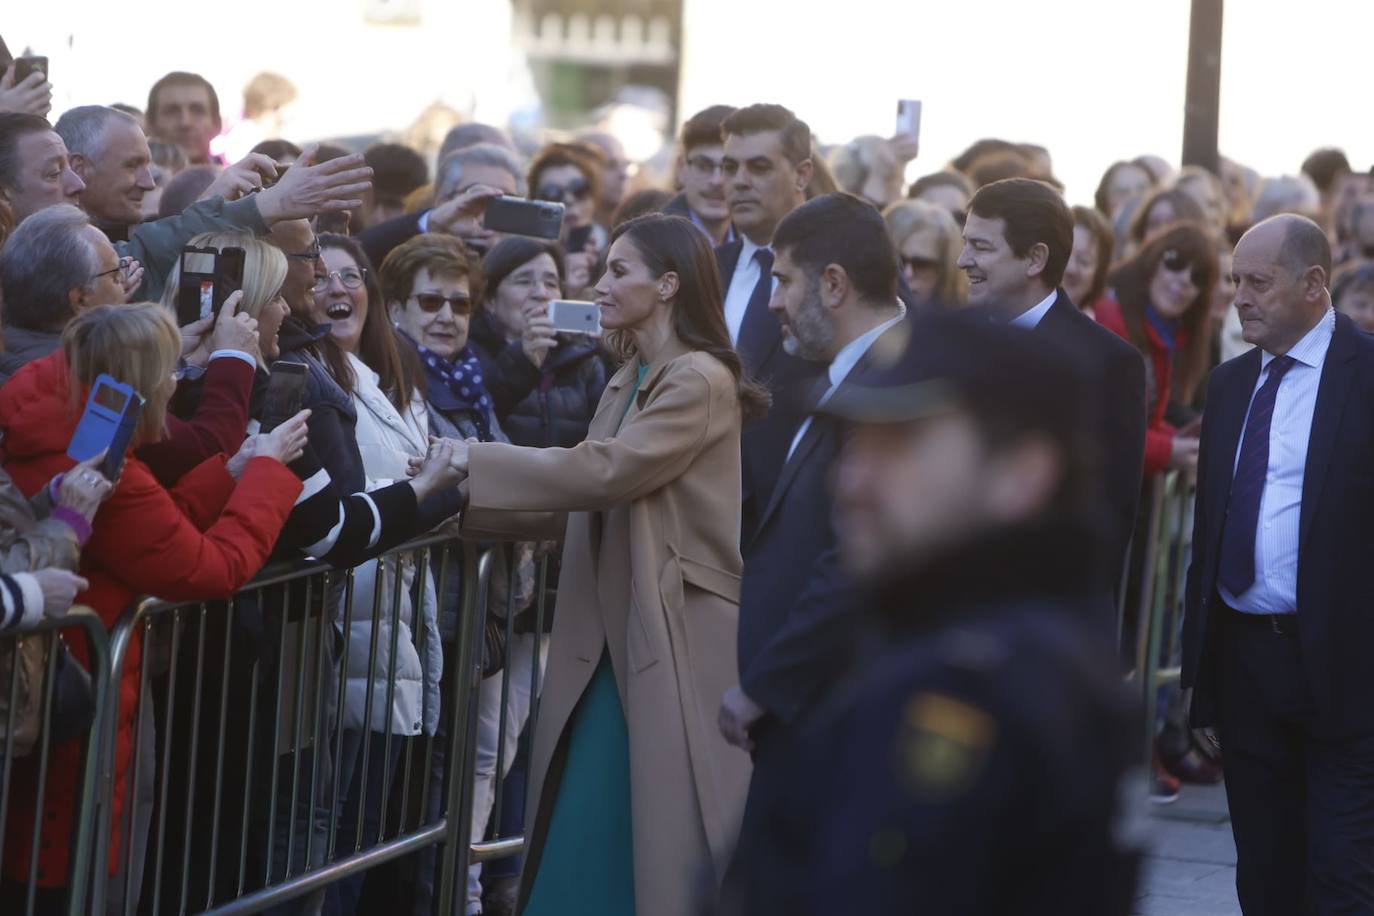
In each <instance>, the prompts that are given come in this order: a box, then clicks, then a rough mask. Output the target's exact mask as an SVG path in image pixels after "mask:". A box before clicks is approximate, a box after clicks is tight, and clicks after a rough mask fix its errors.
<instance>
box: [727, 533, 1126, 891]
mask: <svg viewBox="0 0 1374 916" xmlns="http://www.w3.org/2000/svg"><path fill="white" fill-rule="evenodd" d="M1086 543H1087V538H1086V537H1085V536H1083V535H1079V534H1074V533H1070V532H1067V531H1062V530H1055V529H1053V528H1050V527H1048V526H1044V527H1037V528H1026V529H1023V530H1020V531H1015V530H1013V531H1008V532H1004V533H1003V534H1001V535H999V536H995V537H990V538H988V539H986V540H984V541H982V542H981V543H978V544H974V545H971V546H968V547H965V548H961V549H957V550H954V551H951V552H949V553H947V554H946V555H944V556H943V557H940V558H939V560H938V562H933V563H930V564H928V565H927V566H926V567H925V568H924V569H916V570H913V571H912V572H911V573H909V574H907V575H905V576H903V577H902V578H901V579H900V580H898V581H893V582H890V583H889V584H888V585H887V587H886V588H884V589H883V590H882V591H881V592H880V593H877V594H874V595H872V596H871V600H870V602H869V603H867V604H866V605H865V606H864V607H863V609H862V611H861V613H860V616H859V617H858V619H857V620H856V627H862V631H863V635H862V638H861V640H860V642H859V650H858V651H857V652H856V653H855V657H854V664H853V665H852V667H851V668H850V670H849V673H848V674H847V675H846V676H845V677H844V678H843V679H842V680H841V682H840V683H839V684H837V685H836V686H835V688H834V689H833V690H831V691H830V692H829V694H828V698H827V701H826V702H825V703H823V704H822V705H821V706H820V707H819V708H817V709H816V710H815V712H814V715H812V716H810V717H809V718H808V721H807V723H806V724H805V725H804V726H803V727H802V734H801V737H800V739H799V740H798V741H797V742H796V750H795V752H794V753H791V754H789V755H788V759H787V763H786V772H785V774H784V775H783V776H782V783H783V785H782V786H781V788H780V791H779V792H778V793H777V794H776V795H775V796H773V797H770V799H769V802H770V804H769V806H768V810H767V811H766V813H765V816H764V818H763V823H762V824H761V825H760V828H759V832H757V833H754V834H751V835H748V836H742V837H741V841H740V850H741V855H742V857H743V858H742V859H741V861H740V863H739V864H740V865H741V866H742V867H743V868H744V871H745V875H746V877H747V879H749V880H748V882H747V886H748V900H747V905H746V907H745V908H743V909H736V910H732V912H748V913H750V914H751V916H756V914H764V916H766V914H774V913H776V914H783V913H786V914H789V916H794V914H801V916H806V914H817V916H820V914H827V913H872V914H894V916H896V914H906V913H915V912H921V913H930V914H937V916H939V914H951V916H952V914H955V913H958V914H994V913H996V914H1008V913H1016V914H1051V913H1054V914H1058V913H1096V914H1122V916H1124V914H1126V913H1129V912H1131V906H1132V904H1133V902H1134V888H1135V881H1136V875H1137V870H1138V864H1139V859H1140V852H1141V849H1140V844H1141V843H1142V842H1143V837H1142V836H1135V837H1132V835H1131V833H1132V832H1131V831H1130V830H1128V829H1124V828H1125V826H1126V825H1127V823H1128V821H1129V819H1130V814H1129V811H1128V808H1129V806H1131V805H1132V804H1133V797H1132V795H1131V792H1132V791H1138V790H1136V789H1134V788H1133V786H1132V785H1131V784H1130V783H1129V781H1128V780H1127V779H1126V776H1127V774H1128V772H1129V771H1130V770H1132V769H1134V768H1136V767H1138V766H1139V761H1140V759H1141V755H1140V754H1139V753H1137V752H1138V750H1139V744H1140V741H1139V737H1138V736H1137V735H1136V731H1137V730H1138V721H1139V719H1138V715H1137V713H1136V709H1135V704H1134V702H1133V701H1132V699H1131V697H1130V694H1129V692H1128V691H1127V690H1126V688H1125V687H1124V686H1123V684H1122V681H1121V674H1120V671H1119V669H1118V667H1117V665H1116V662H1115V653H1114V652H1113V651H1112V647H1111V644H1110V641H1109V640H1108V639H1106V638H1105V637H1104V635H1103V634H1101V633H1100V631H1099V629H1098V628H1096V627H1095V626H1093V625H1092V624H1091V623H1089V622H1088V621H1086V620H1084V618H1083V617H1082V615H1081V614H1080V613H1079V610H1078V608H1077V606H1076V602H1075V601H1074V600H1072V598H1070V599H1069V600H1067V601H1066V600H1065V596H1066V595H1067V596H1072V595H1074V594H1076V593H1077V592H1078V591H1079V590H1080V589H1081V587H1082V585H1083V583H1082V582H1081V581H1080V580H1081V578H1082V576H1083V572H1082V569H1081V566H1082V564H1080V563H1078V562H1077V557H1078V555H1079V551H1080V550H1081V549H1083V548H1084V547H1085V546H1086ZM1123 806H1125V807H1123Z"/></svg>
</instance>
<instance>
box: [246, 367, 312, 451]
mask: <svg viewBox="0 0 1374 916" xmlns="http://www.w3.org/2000/svg"><path fill="white" fill-rule="evenodd" d="M271 371H272V375H271V377H270V378H269V379H268V381H267V394H266V395H264V396H263V400H262V420H261V421H260V426H259V428H258V432H262V433H270V432H271V431H272V430H274V429H276V428H277V427H278V426H281V425H282V424H283V423H285V422H286V421H287V420H289V419H291V418H292V417H294V416H295V415H296V414H298V413H300V412H301V396H302V395H303V394H305V375H306V372H307V371H308V370H307V369H306V366H305V363H292V362H286V361H284V360H277V361H276V362H274V363H273V364H272V370H271Z"/></svg>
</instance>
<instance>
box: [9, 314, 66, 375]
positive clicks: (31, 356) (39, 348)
mask: <svg viewBox="0 0 1374 916" xmlns="http://www.w3.org/2000/svg"><path fill="white" fill-rule="evenodd" d="M61 347H62V334H61V332H52V331H30V330H28V329H27V328H16V327H9V326H7V327H6V328H5V351H4V352H3V353H0V385H3V384H4V383H5V382H8V381H9V380H10V376H12V375H14V374H15V373H16V372H18V371H19V370H20V369H23V368H24V367H25V366H27V365H28V364H29V363H31V362H33V361H34V360H36V359H42V358H43V357H45V356H49V355H51V354H53V353H55V352H57V351H58V350H59V349H60V348H61Z"/></svg>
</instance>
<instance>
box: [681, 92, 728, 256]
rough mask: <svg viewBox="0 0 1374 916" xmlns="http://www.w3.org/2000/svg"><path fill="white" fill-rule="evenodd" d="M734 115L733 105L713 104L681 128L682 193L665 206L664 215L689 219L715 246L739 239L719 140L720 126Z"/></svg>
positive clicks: (723, 151)
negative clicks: (729, 199)
mask: <svg viewBox="0 0 1374 916" xmlns="http://www.w3.org/2000/svg"><path fill="white" fill-rule="evenodd" d="M734 113H735V109H734V107H733V106H730V105H712V106H711V107H710V108H704V109H702V110H701V111H698V112H697V113H696V114H694V115H692V116H691V117H690V118H688V119H687V121H686V122H685V123H684V124H683V125H682V133H681V134H680V135H679V139H678V157H677V176H678V183H679V184H680V185H681V186H682V191H681V192H680V193H679V194H678V195H677V196H676V197H674V198H673V199H672V200H670V201H668V203H667V204H665V205H664V207H663V212H664V213H670V214H672V215H673V216H682V217H685V218H687V219H690V220H691V221H692V223H693V225H695V226H696V227H697V228H698V229H700V230H701V231H702V232H704V233H705V234H706V237H707V238H709V239H710V240H711V244H712V245H725V244H729V243H730V242H733V241H735V240H736V238H737V236H736V233H735V229H734V227H733V226H732V225H730V205H729V203H728V202H727V201H726V199H725V168H724V165H723V163H724V159H725V149H724V147H723V146H722V145H721V139H720V125H721V123H722V122H723V121H724V120H725V119H726V118H728V117H729V116H730V115H732V114H734Z"/></svg>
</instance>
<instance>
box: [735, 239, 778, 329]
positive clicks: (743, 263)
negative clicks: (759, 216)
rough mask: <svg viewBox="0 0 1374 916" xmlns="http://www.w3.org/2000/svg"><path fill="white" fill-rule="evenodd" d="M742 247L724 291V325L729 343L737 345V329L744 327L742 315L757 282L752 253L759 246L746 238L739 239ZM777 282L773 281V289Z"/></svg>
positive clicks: (746, 309)
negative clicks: (727, 287) (727, 332)
mask: <svg viewBox="0 0 1374 916" xmlns="http://www.w3.org/2000/svg"><path fill="white" fill-rule="evenodd" d="M740 240H741V241H742V242H744V247H743V248H741V249H740V251H739V262H738V263H736V264H735V274H734V276H732V277H731V278H730V288H729V289H727V290H726V291H725V324H726V326H727V327H728V328H729V329H730V343H732V344H738V343H739V329H740V328H742V327H743V326H744V313H745V312H747V311H748V310H749V297H750V296H752V295H754V286H755V285H756V284H757V283H758V282H759V262H758V261H755V260H754V252H756V251H758V250H759V248H761V247H765V248H766V247H768V246H766V245H765V246H761V245H755V244H754V243H753V242H751V241H749V238H748V236H743V237H741V239H740ZM777 284H778V281H777V279H776V278H775V279H774V280H773V288H774V289H776V288H777Z"/></svg>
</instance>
